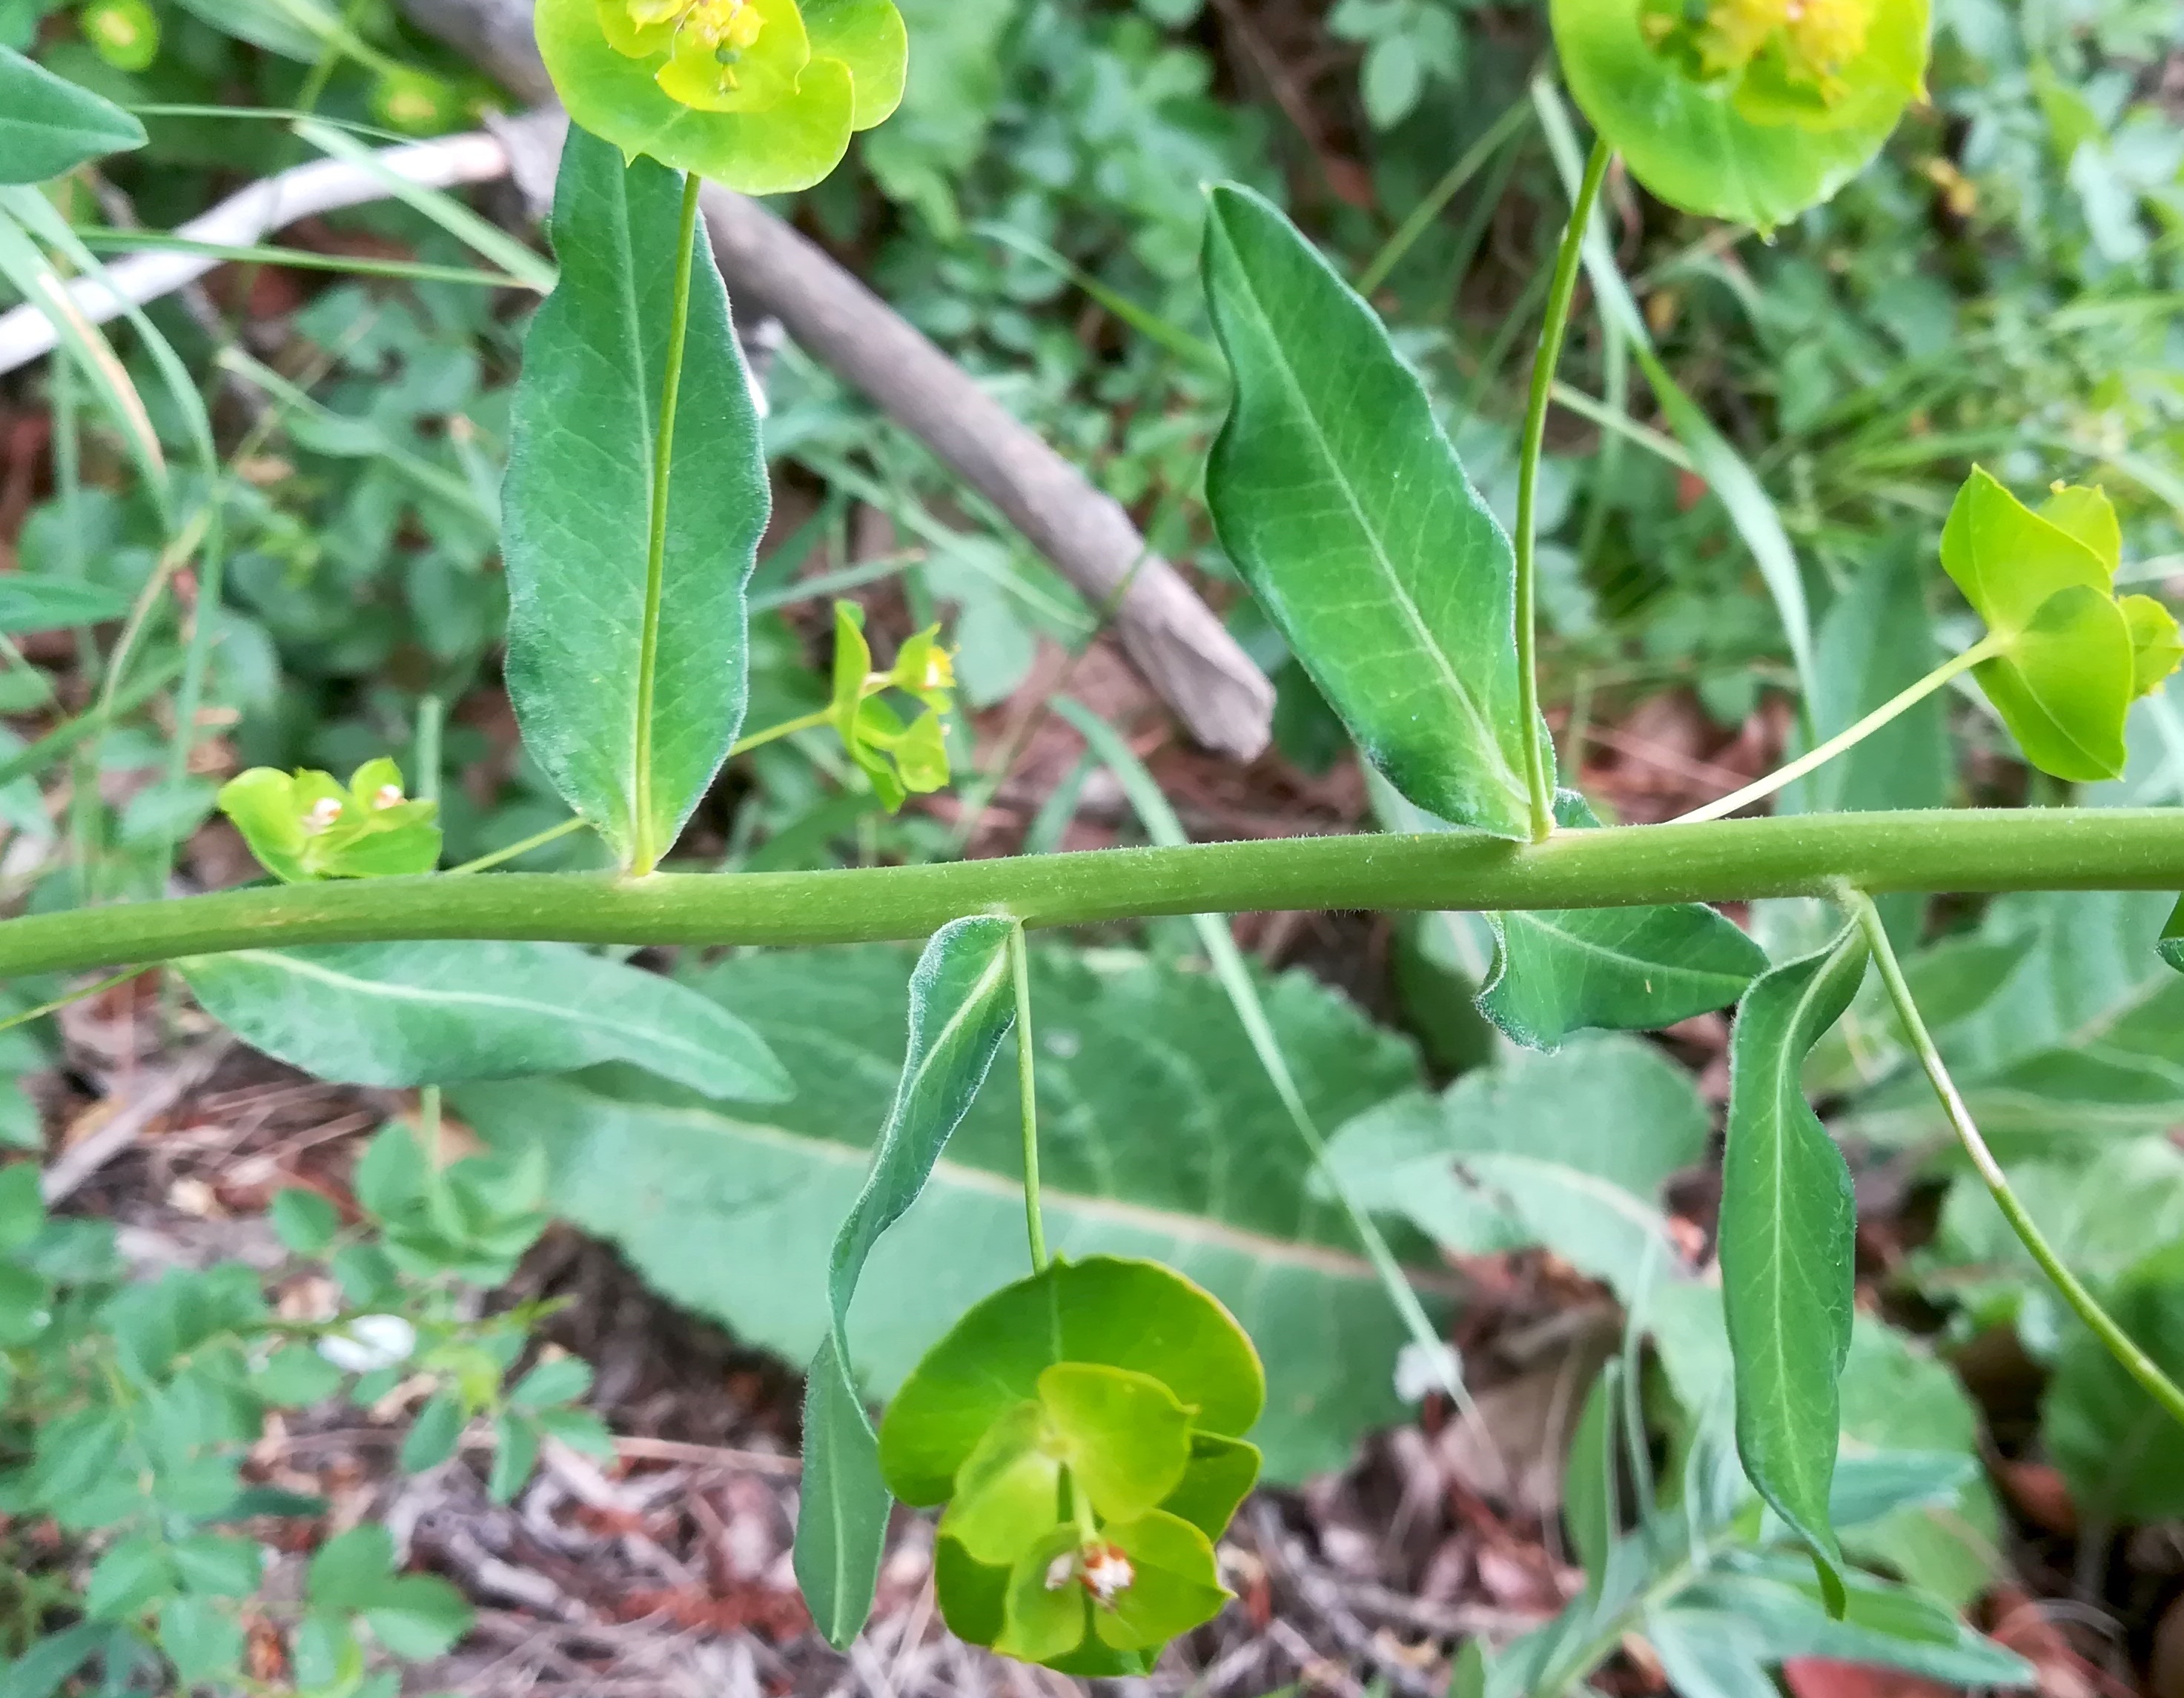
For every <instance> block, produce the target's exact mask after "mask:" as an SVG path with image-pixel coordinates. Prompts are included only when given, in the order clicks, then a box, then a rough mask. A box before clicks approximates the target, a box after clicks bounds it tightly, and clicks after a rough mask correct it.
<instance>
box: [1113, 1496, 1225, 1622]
mask: <svg viewBox="0 0 2184 1698" xmlns="http://www.w3.org/2000/svg"><path fill="white" fill-rule="evenodd" d="M1100 1537H1101V1538H1102V1539H1105V1540H1106V1542H1107V1543H1108V1544H1109V1545H1113V1546H1114V1547H1115V1548H1116V1549H1117V1550H1120V1551H1121V1552H1122V1553H1123V1556H1125V1557H1127V1558H1128V1560H1129V1564H1130V1579H1129V1583H1128V1584H1127V1585H1125V1586H1123V1587H1122V1588H1121V1589H1119V1590H1117V1592H1116V1593H1115V1595H1114V1597H1113V1598H1112V1601H1111V1604H1112V1607H1109V1608H1106V1609H1101V1608H1100V1607H1098V1606H1096V1604H1095V1607H1094V1609H1093V1611H1092V1625H1093V1630H1094V1631H1095V1633H1097V1634H1099V1636H1100V1643H1101V1644H1103V1645H1108V1646H1110V1647H1111V1648H1112V1649H1114V1650H1116V1651H1154V1650H1157V1649H1158V1648H1159V1647H1160V1646H1162V1645H1166V1644H1167V1642H1168V1641H1169V1640H1172V1639H1173V1638H1174V1637H1175V1636H1176V1635H1177V1634H1184V1633H1188V1632H1190V1629H1191V1628H1195V1627H1197V1626H1199V1625H1200V1624H1201V1623H1205V1622H1210V1621H1212V1619H1213V1617H1215V1616H1216V1615H1217V1614H1218V1613H1219V1612H1220V1610H1221V1606H1223V1604H1225V1603H1227V1602H1228V1601H1229V1589H1228V1588H1226V1587H1225V1586H1223V1584H1221V1574H1220V1570H1219V1568H1218V1567H1217V1566H1216V1565H1215V1562H1214V1560H1213V1544H1212V1540H1210V1539H1207V1538H1206V1535H1205V1534H1203V1533H1201V1532H1200V1531H1199V1530H1198V1529H1197V1528H1195V1527H1193V1526H1192V1525H1191V1524H1190V1523H1189V1522H1187V1521H1183V1520H1180V1519H1178V1517H1175V1516H1172V1515H1167V1514H1164V1513H1162V1511H1159V1510H1154V1511H1151V1513H1149V1514H1147V1515H1145V1516H1142V1517H1139V1518H1138V1519H1136V1520H1134V1521H1125V1522H1114V1523H1109V1524H1108V1525H1107V1526H1106V1527H1103V1528H1100Z"/></svg>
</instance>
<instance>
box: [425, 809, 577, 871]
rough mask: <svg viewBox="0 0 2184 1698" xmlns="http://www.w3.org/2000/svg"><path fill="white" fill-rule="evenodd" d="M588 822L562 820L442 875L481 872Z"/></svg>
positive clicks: (554, 839) (575, 829)
mask: <svg viewBox="0 0 2184 1698" xmlns="http://www.w3.org/2000/svg"><path fill="white" fill-rule="evenodd" d="M589 823H590V822H589V821H586V820H564V821H561V823H560V825H558V826H549V827H546V829H545V830H544V831H543V832H532V834H531V835H530V836H529V837H527V838H524V839H523V840H522V841H521V843H510V845H509V846H508V847H507V848H506V849H495V850H494V851H493V853H492V854H491V855H480V856H479V857H478V858H477V859H476V860H466V861H465V862H464V863H463V864H462V865H461V866H451V867H449V868H448V870H447V871H446V872H445V873H444V874H443V875H442V877H447V878H459V877H461V876H462V875H463V874H465V873H466V872H483V871H485V870H486V869H487V867H489V866H499V865H500V864H501V863H502V862H503V861H504V860H517V859H519V858H520V857H521V856H523V855H529V854H530V853H531V851H532V850H533V849H543V848H545V847H546V845H547V844H548V843H559V842H560V840H561V839H562V838H565V837H567V836H568V835H569V833H570V832H581V831H582V830H583V828H584V827H585V826H586V825H588V824H589Z"/></svg>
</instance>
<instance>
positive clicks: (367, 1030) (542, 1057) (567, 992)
mask: <svg viewBox="0 0 2184 1698" xmlns="http://www.w3.org/2000/svg"><path fill="white" fill-rule="evenodd" d="M175 965H176V966H177V967H178V968H179V969H180V971H181V974H182V976H183V977H185V978H186V979H187V980H188V981H189V985H190V988H191V989H192V991H194V992H195V993H196V994H197V999H198V1002H199V1003H201V1004H202V1005H203V1007H204V1010H205V1011H206V1012H207V1013H209V1014H210V1015H211V1016H213V1017H214V1019H216V1020H218V1021H220V1022H221V1023H222V1024H223V1025H225V1026H226V1027H229V1028H230V1029H231V1030H232V1031H234V1032H235V1033H237V1035H238V1036H240V1037H241V1038H242V1039H243V1041H244V1042H246V1043H248V1044H250V1045H252V1047H253V1048H255V1049H263V1050H264V1051H265V1053H266V1054H267V1055H276V1056H278V1057H279V1058H280V1059H281V1061H286V1062H287V1063H289V1064H290V1065H291V1066H297V1067H301V1068H303V1069H304V1070H305V1071H306V1072H312V1073H315V1074H317V1075H318V1076H319V1077H320V1078H324V1079H333V1080H337V1081H339V1082H341V1083H345V1084H358V1085H379V1086H407V1085H437V1084H454V1083H458V1082H460V1081H462V1080H465V1079H509V1078H517V1077H522V1076H523V1075H526V1074H530V1073H564V1072H574V1071H575V1070H577V1068H580V1067H588V1066H594V1065H596V1064H597V1063H599V1062H601V1061H631V1062H634V1063H635V1064H637V1065H638V1066H641V1067H645V1068H649V1070H651V1071H652V1072H655V1073H657V1074H659V1075H660V1077H663V1078H668V1079H673V1080H674V1081H676V1082H677V1083H678V1084H683V1085H688V1087H690V1088H691V1089H693V1090H695V1091H701V1092H703V1093H705V1094H706V1095H707V1096H710V1097H724V1098H727V1099H730V1100H735V1101H738V1102H760V1103H766V1102H779V1101H780V1100H782V1099H783V1098H784V1097H786V1096H788V1094H789V1091H790V1088H791V1087H790V1084H789V1080H788V1075H787V1074H786V1073H785V1072H783V1071H782V1067H781V1064H780V1063H779V1062H778V1061H775V1060H774V1058H773V1054H772V1051H771V1050H769V1049H767V1048H766V1042H765V1040H764V1039H763V1038H760V1037H759V1035H758V1034H757V1033H755V1032H753V1031H752V1030H751V1029H750V1027H748V1026H746V1025H744V1022H742V1021H740V1020H738V1019H737V1018H736V1017H735V1016H733V1015H732V1014H730V1013H729V1012H728V1011H727V1010H726V1009H724V1008H722V1007H721V1005H719V1004H718V1003H716V1002H715V1001H713V1000H712V999H710V998H709V997H704V996H700V995H699V994H698V993H697V992H695V991H694V990H691V989H689V988H688V987H687V986H684V985H680V984H677V983H675V982H674V981H673V980H672V979H667V978H662V977H660V975H659V974H657V973H649V972H645V971H641V970H640V969H638V968H636V967H632V966H623V965H621V963H620V962H616V961H610V960H601V959H600V958H599V957H598V956H596V955H587V954H585V953H584V951H583V950H582V949H577V948H576V947H575V946H574V945H572V944H509V943H438V944H426V943H416V944H333V945H330V946H321V947H318V948H305V949H238V950H237V951H235V952H234V953H232V954H229V955H198V956H194V957H191V958H188V959H186V960H181V961H179V962H177V963H176V964H175Z"/></svg>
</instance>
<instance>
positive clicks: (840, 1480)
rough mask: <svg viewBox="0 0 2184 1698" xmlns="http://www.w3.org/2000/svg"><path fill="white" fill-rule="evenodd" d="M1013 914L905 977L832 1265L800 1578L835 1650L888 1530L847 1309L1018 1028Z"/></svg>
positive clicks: (865, 1610) (849, 1635)
mask: <svg viewBox="0 0 2184 1698" xmlns="http://www.w3.org/2000/svg"><path fill="white" fill-rule="evenodd" d="M1014 932H1015V922H1014V921H1009V920H1001V919H995V918H991V917H988V916H973V917H972V918H969V919H964V920H956V921H950V923H949V924H948V925H946V926H944V927H941V929H940V930H939V932H937V933H934V934H933V941H932V942H931V943H929V944H927V945H926V949H925V953H924V954H923V955H922V956H921V957H920V958H919V960H918V963H917V970H916V971H914V972H913V973H912V974H911V981H910V1047H909V1050H908V1052H907V1054H906V1055H905V1057H904V1059H903V1064H902V1074H901V1077H900V1080H899V1081H898V1082H897V1083H896V1086H895V1094H894V1106H893V1107H892V1108H891V1109H890V1110H889V1112H888V1117H887V1124H886V1125H885V1126H884V1127H883V1128H882V1129H881V1132H880V1135H879V1140H878V1142H877V1144H875V1145H874V1146H873V1150H872V1169H871V1172H870V1173H869V1174H868V1175H867V1176H866V1181H865V1184H864V1189H862V1190H861V1192H860V1193H859V1194H858V1196H857V1200H856V1201H855V1203H854V1204H853V1205H851V1206H850V1211H849V1213H848V1216H847V1217H846V1218H845V1219H844V1221H843V1222H842V1227H841V1230H840V1232H839V1233H837V1234H836V1235H835V1239H834V1247H833V1252H832V1254H831V1255H829V1257H828V1259H827V1313H828V1330H827V1337H826V1339H824V1340H823V1341H822V1343H821V1344H820V1346H819V1351H818V1355H817V1356H816V1357H815V1358H814V1360H813V1361H812V1364H811V1377H810V1383H809V1386H808V1388H807V1390H806V1403H805V1423H804V1458H805V1460H804V1492H803V1500H802V1501H803V1507H802V1509H801V1511H799V1515H798V1517H797V1524H796V1578H797V1581H798V1583H799V1584H800V1585H801V1586H802V1587H803V1589H804V1598H805V1602H806V1603H807V1604H809V1605H810V1606H811V1616H812V1619H813V1620H814V1621H815V1622H816V1623H818V1624H819V1628H820V1631H821V1632H822V1633H823V1634H826V1636H827V1640H828V1641H829V1642H830V1643H832V1644H833V1645H836V1646H838V1647H839V1646H843V1645H847V1644H848V1643H849V1642H850V1640H852V1639H855V1637H856V1635H857V1633H858V1631H859V1629H861V1628H862V1627H863V1626H864V1624H865V1617H866V1615H867V1614H869V1613H870V1612H871V1610H872V1589H873V1587H874V1585H875V1584H877V1580H878V1577H879V1565H880V1555H881V1550H882V1547H883V1545H884V1543H885V1541H886V1538H887V1518H888V1495H887V1490H886V1489H885V1487H884V1486H883V1484H881V1481H880V1478H879V1468H878V1456H879V1441H878V1439H877V1436H876V1435H875V1434H874V1433H873V1432H872V1425H871V1422H869V1421H867V1420H866V1417H865V1412H864V1408H863V1406H862V1405H861V1403H860V1402H859V1401H858V1399H857V1393H856V1384H855V1380H854V1379H852V1378H851V1377H850V1362H851V1360H852V1358H851V1356H850V1342H849V1326H850V1300H851V1299H852V1298H854V1297H855V1295H856V1291H857V1282H858V1280H859V1278H861V1276H862V1275H863V1273H864V1271H865V1263H866V1261H867V1260H868V1259H869V1258H870V1256H871V1255H872V1248H873V1246H874V1245H875V1244H877V1243H878V1242H879V1240H880V1235H881V1234H882V1233H885V1232H886V1231H887V1229H888V1228H889V1227H891V1226H893V1225H894V1223H895V1222H897V1221H898V1220H900V1219H901V1217H902V1215H903V1212H904V1211H905V1210H906V1209H908V1208H909V1207H910V1205H911V1204H912V1203H914V1202H915V1201H917V1197H918V1194H919V1193H920V1192H922V1190H924V1189H925V1187H926V1184H927V1182H928V1180H929V1179H930V1178H931V1177H932V1176H933V1168H934V1166H936V1165H937V1164H938V1163H939V1160H940V1152H941V1151H942V1150H943V1149H944V1148H945V1147H946V1145H947V1143H948V1139H949V1138H950V1136H951V1135H952V1134H953V1133H954V1132H955V1130H956V1127H957V1126H958V1125H960V1124H961V1122H962V1119H963V1116H964V1115H965V1114H966V1113H967V1112H968V1111H969V1110H970V1106H971V1103H972V1099H973V1098H974V1097H976V1096H977V1095H978V1087H979V1086H980V1085H981V1084H983V1083H984V1082H985V1077H986V1070H987V1069H988V1068H989V1066H991V1065H992V1064H993V1060H994V1052H995V1050H996V1049H999V1048H1000V1042H1001V1039H1002V1038H1004V1037H1006V1036H1007V1034H1008V1033H1009V1030H1010V1028H1011V1027H1012V1026H1013V1025H1014V1024H1015V1023H1016V1000H1015V997H1014V994H1013V993H1012V989H1011V977H1010V972H1009V943H1010V939H1011V937H1012V936H1013V935H1014Z"/></svg>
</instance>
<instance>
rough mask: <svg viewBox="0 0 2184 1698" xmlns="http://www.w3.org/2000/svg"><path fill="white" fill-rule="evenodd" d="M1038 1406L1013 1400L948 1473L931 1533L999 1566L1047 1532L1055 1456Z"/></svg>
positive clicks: (1052, 1515) (1057, 1512) (1057, 1466)
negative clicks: (952, 1479) (947, 1493)
mask: <svg viewBox="0 0 2184 1698" xmlns="http://www.w3.org/2000/svg"><path fill="white" fill-rule="evenodd" d="M1049 1436H1050V1435H1049V1429H1048V1426H1047V1417H1046V1411H1045V1409H1043V1408H1042V1407H1041V1406H1039V1404H1038V1403H1037V1402H1036V1401H1026V1402H1023V1403H1018V1404H1013V1405H1011V1406H1010V1407H1009V1408H1007V1409H1006V1410H1004V1411H1002V1413H1001V1415H1000V1418H999V1419H998V1420H996V1421H995V1422H994V1424H993V1425H992V1426H991V1427H989V1428H987V1429H986V1432H985V1436H984V1437H983V1438H982V1439H979V1440H978V1448H977V1449H975V1450H972V1452H971V1454H970V1455H969V1456H967V1457H965V1458H964V1460H963V1466H962V1467H961V1468H958V1469H957V1470H956V1493H955V1495H954V1496H953V1497H951V1498H950V1499H949V1500H948V1511H947V1513H946V1514H944V1515H943V1516H942V1517H940V1526H939V1536H940V1537H941V1538H943V1539H953V1540H955V1541H956V1544H958V1545H961V1546H962V1547H963V1549H964V1550H965V1551H966V1552H967V1553H968V1554H969V1555H970V1556H971V1557H972V1559H973V1560H974V1561H976V1562H986V1563H992V1564H995V1565H997V1566H999V1567H1009V1566H1010V1565H1011V1563H1013V1562H1015V1561H1016V1560H1017V1558H1018V1557H1019V1556H1022V1555H1023V1554H1024V1552H1025V1551H1026V1550H1028V1549H1030V1548H1031V1547H1032V1546H1033V1545H1038V1544H1040V1543H1042V1542H1043V1541H1045V1539H1046V1538H1047V1537H1048V1535H1049V1534H1050V1533H1051V1532H1052V1530H1053V1528H1054V1524H1055V1523H1056V1521H1057V1520H1058V1519H1060V1517H1061V1458H1060V1457H1058V1456H1056V1455H1055V1454H1054V1453H1053V1451H1052V1450H1051V1449H1050V1448H1049V1446H1048V1444H1047V1440H1048V1438H1049Z"/></svg>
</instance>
